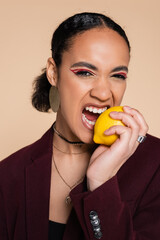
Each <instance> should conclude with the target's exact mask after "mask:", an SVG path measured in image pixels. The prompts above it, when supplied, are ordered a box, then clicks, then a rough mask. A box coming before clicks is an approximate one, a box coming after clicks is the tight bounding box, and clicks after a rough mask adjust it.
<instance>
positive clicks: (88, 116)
mask: <svg viewBox="0 0 160 240" xmlns="http://www.w3.org/2000/svg"><path fill="white" fill-rule="evenodd" d="M107 108H108V107H104V108H96V107H85V111H84V112H83V113H82V117H83V121H84V122H87V123H88V124H89V125H90V126H92V127H93V126H94V125H95V122H96V120H97V118H98V116H99V115H100V114H101V113H103V112H104V111H105V110H107ZM87 111H88V114H87ZM89 113H91V114H89ZM94 114H95V115H94Z"/></svg>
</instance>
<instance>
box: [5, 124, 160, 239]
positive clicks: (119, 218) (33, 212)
mask: <svg viewBox="0 0 160 240" xmlns="http://www.w3.org/2000/svg"><path fill="white" fill-rule="evenodd" d="M52 140H53V131H52V128H51V129H49V130H48V131H47V132H46V133H45V134H44V136H43V137H42V138H41V139H40V140H38V141H37V142H35V143H33V144H32V145H29V146H27V147H25V148H23V149H21V150H20V151H18V152H16V153H14V154H12V155H11V156H9V157H8V158H6V159H5V160H3V161H1V162H0V240H48V222H49V194H50V179H51V157H52ZM70 196H71V199H72V203H73V209H72V211H71V214H70V217H69V219H68V222H67V225H66V230H65V233H64V238H63V239H64V240H90V239H92V240H95V239H96V236H95V230H94V227H93V224H92V223H91V217H90V213H91V211H96V213H97V216H98V219H99V220H100V229H101V233H102V237H101V238H99V239H102V240H160V139H158V138H156V137H153V136H150V135H148V137H147V139H146V141H145V142H144V143H143V144H140V145H139V147H138V149H137V150H136V152H135V153H134V154H133V155H132V157H131V158H130V159H128V161H127V162H126V163H125V164H124V165H123V166H122V167H121V169H120V170H119V172H118V174H117V175H116V176H114V177H113V178H111V179H110V180H109V181H107V182H106V183H104V184H103V185H102V186H100V187H99V188H97V189H96V190H94V191H93V192H89V191H87V188H86V179H85V180H84V182H83V183H81V184H79V185H78V186H77V187H76V188H74V189H73V190H72V191H71V193H70Z"/></svg>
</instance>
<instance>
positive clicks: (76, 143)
mask: <svg viewBox="0 0 160 240" xmlns="http://www.w3.org/2000/svg"><path fill="white" fill-rule="evenodd" d="M55 123H56V122H54V124H53V130H54V132H55V133H56V134H57V135H58V136H59V137H60V138H61V139H63V140H64V141H66V142H67V143H70V144H74V145H82V144H84V142H72V141H69V140H68V139H67V138H65V137H64V136H63V135H62V134H61V133H60V132H58V131H57V129H56V128H55Z"/></svg>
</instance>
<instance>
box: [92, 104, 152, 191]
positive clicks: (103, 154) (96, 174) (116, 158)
mask: <svg viewBox="0 0 160 240" xmlns="http://www.w3.org/2000/svg"><path fill="white" fill-rule="evenodd" d="M123 110H124V112H111V113H110V116H111V117H112V118H114V119H118V120H121V121H122V122H123V123H124V124H125V126H119V125H117V126H113V127H111V128H109V129H108V130H106V131H105V132H104V133H105V134H106V135H112V134H118V135H119V138H118V139H117V140H116V141H115V143H113V144H112V146H111V147H107V146H105V145H100V146H99V147H98V148H97V149H96V150H95V151H94V153H93V154H92V156H91V159H90V163H89V167H88V169H87V180H88V188H89V190H91V191H93V190H94V189H96V188H97V187H99V186H100V185H102V184H103V183H104V182H106V181H107V180H109V179H110V178H112V177H113V176H115V175H116V173H117V172H118V170H119V169H120V167H121V166H122V165H123V164H124V163H125V162H126V161H127V159H128V158H129V157H130V156H131V155H132V154H133V153H134V152H135V150H136V149H137V147H138V145H139V142H138V141H137V139H138V136H139V135H142V136H145V135H146V133H147V131H148V125H147V124H146V122H145V120H144V118H143V116H142V114H141V113H140V112H138V111H137V110H135V109H133V108H130V107H127V106H125V107H123Z"/></svg>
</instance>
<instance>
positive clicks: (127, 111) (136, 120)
mask: <svg viewBox="0 0 160 240" xmlns="http://www.w3.org/2000/svg"><path fill="white" fill-rule="evenodd" d="M110 116H111V117H112V118H113V119H118V120H121V121H122V122H123V123H124V124H125V126H126V127H123V126H118V125H117V126H113V127H111V128H110V129H108V130H107V131H105V132H104V133H105V134H106V135H112V134H118V135H119V136H120V139H121V140H123V139H124V141H125V142H126V141H128V145H131V146H135V147H137V146H138V144H139V142H138V141H137V139H138V137H139V136H145V135H146V133H147V131H148V125H147V123H146V122H145V120H144V117H143V116H142V114H141V113H140V112H139V111H137V110H136V109H133V108H130V107H127V106H125V107H124V112H111V113H110ZM123 136H124V137H123Z"/></svg>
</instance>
